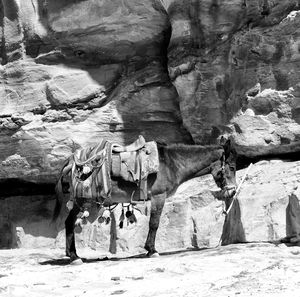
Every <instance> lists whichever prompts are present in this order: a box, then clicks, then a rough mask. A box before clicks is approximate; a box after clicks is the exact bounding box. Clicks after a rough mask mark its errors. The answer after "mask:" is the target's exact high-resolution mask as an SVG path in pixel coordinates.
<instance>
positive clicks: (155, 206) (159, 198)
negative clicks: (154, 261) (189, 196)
mask: <svg viewBox="0 0 300 297" xmlns="http://www.w3.org/2000/svg"><path fill="white" fill-rule="evenodd" d="M165 200H166V195H165V194H161V195H156V196H153V197H152V198H151V213H150V221H149V232H148V237H147V240H146V244H145V249H146V250H147V251H148V253H147V256H148V257H152V256H158V255H159V254H158V252H157V251H156V249H155V238H156V232H157V229H158V226H159V221H160V217H161V213H162V210H163V207H164V205H165Z"/></svg>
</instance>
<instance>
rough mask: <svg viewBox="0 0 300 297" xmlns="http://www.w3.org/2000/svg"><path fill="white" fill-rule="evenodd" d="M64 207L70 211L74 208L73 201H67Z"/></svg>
mask: <svg viewBox="0 0 300 297" xmlns="http://www.w3.org/2000/svg"><path fill="white" fill-rule="evenodd" d="M66 207H67V209H68V211H71V210H72V209H73V207H74V201H73V200H69V201H68V202H67V204H66Z"/></svg>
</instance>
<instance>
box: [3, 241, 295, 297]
mask: <svg viewBox="0 0 300 297" xmlns="http://www.w3.org/2000/svg"><path fill="white" fill-rule="evenodd" d="M80 255H81V256H82V257H84V258H85V259H84V263H83V264H82V265H69V262H68V259H67V258H64V257H63V251H62V250H41V249H40V250H25V249H18V250H1V251H0V265H1V266H0V296H3V297H5V296H22V297H24V296H28V297H35V296H39V297H44V296H64V297H66V296H72V297H75V296H82V297H85V296H101V297H103V296H113V295H121V296H122V297H123V296H124V297H125V296H130V297H135V296H138V297H143V296H145V297H146V296H165V297H167V296H168V297H169V296H176V297H177V296H193V297H196V296H214V297H216V296H222V297H224V296H272V297H276V296H300V247H288V246H286V245H284V244H280V245H273V244H267V243H265V244H264V243H260V244H256V243H249V244H239V245H230V246H225V247H218V248H214V249H203V250H197V251H196V250H191V251H177V252H169V253H162V254H161V256H160V257H158V258H150V259H149V258H145V257H142V256H141V255H138V256H134V257H121V256H118V257H115V256H111V257H110V258H109V257H105V255H100V254H99V253H97V252H96V251H91V250H81V251H80Z"/></svg>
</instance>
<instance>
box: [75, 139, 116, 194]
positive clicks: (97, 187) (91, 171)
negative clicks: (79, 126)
mask: <svg viewBox="0 0 300 297" xmlns="http://www.w3.org/2000/svg"><path fill="white" fill-rule="evenodd" d="M107 147H108V142H106V141H101V142H100V143H99V144H98V145H97V146H95V147H93V148H87V149H80V150H77V151H76V152H75V153H74V164H73V167H72V188H73V196H74V198H87V199H97V198H100V197H103V198H106V197H107V196H108V195H109V193H110V190H111V187H110V170H109V162H108V159H109V154H107V151H108V149H107Z"/></svg>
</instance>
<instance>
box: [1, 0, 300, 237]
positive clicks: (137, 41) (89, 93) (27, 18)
mask: <svg viewBox="0 0 300 297" xmlns="http://www.w3.org/2000/svg"><path fill="white" fill-rule="evenodd" d="M299 9H300V3H299V1H297V0H273V1H269V0H254V1H253V0H251V1H250V0H230V1H220V0H205V1H200V0H192V1H186V0H184V1H183V0H160V1H159V0H151V1H140V0H123V1H111V0H109V1H108V0H105V1H97V0H92V1H84V0H79V1H72V0H51V1H47V0H22V1H18V0H2V1H0V19H1V22H0V27H1V30H0V34H1V47H0V58H1V62H2V63H1V64H2V65H1V66H0V81H1V84H0V98H1V99H0V183H1V188H2V192H1V194H0V196H3V197H4V196H18V197H20V198H18V199H20V204H21V205H22V199H23V198H22V197H23V196H24V195H30V197H34V198H30V199H31V200H35V201H39V199H41V201H44V202H43V203H41V204H39V203H38V204H37V205H39V206H38V209H39V207H41V208H42V209H43V210H45V212H46V213H47V211H46V209H47V207H48V203H50V204H51V199H45V197H52V196H51V195H52V194H53V184H54V182H55V180H56V176H57V173H58V169H59V167H60V166H61V164H62V162H63V160H64V159H65V158H66V157H67V156H68V155H69V154H70V153H71V152H72V151H73V150H74V149H75V148H77V147H79V146H85V145H89V144H92V143H95V142H96V141H97V139H98V138H100V137H105V138H107V139H110V140H112V141H116V142H119V143H129V142H130V141H132V140H134V139H135V138H136V137H137V135H138V134H142V135H144V136H145V138H146V139H148V140H152V139H154V140H156V141H162V142H165V143H171V142H185V143H200V144H209V143H215V142H216V141H217V139H218V137H219V136H220V135H223V134H227V135H230V136H231V137H232V139H233V141H234V144H235V146H236V148H237V151H238V153H239V155H240V156H246V157H263V156H265V155H274V156H276V155H278V154H284V153H295V154H297V153H299V151H300V83H299V67H300V66H299V65H300V64H299V61H300V50H299V49H300V39H299V36H300V29H299V28H300V12H299ZM162 127H163V129H162ZM22 195H23V196H22ZM32 195H34V196H32ZM39 195H41V196H39ZM47 195H50V196H47ZM270 195H271V194H270ZM268 197H269V196H268ZM18 199H17V198H16V199H14V201H15V202H14V203H13V204H17V205H18V203H19V202H16V201H18ZM26 199H27V198H26ZM3 201H4V200H3V199H2V200H1V203H2V202H3ZM3 203H4V202H3ZM13 204H12V205H13ZM25 205H26V203H25ZM33 205H34V203H33ZM6 207H13V206H6ZM18 207H19V208H20V207H21V206H18ZM33 208H34V207H33ZM5 209H6V208H5ZM31 211H32V210H30V211H29V212H31ZM36 211H40V210H35V211H33V212H32V215H36V214H37V212H36ZM189 211H190V210H189ZM5 213H6V211H5ZM1 222H2V223H1V224H2V226H6V225H7V224H11V219H8V218H7V217H6V216H4V215H3V216H1ZM5 224H6V225H5ZM3 228H4V227H3ZM5 228H6V227H5ZM5 228H4V229H5ZM49 232H50V231H49ZM51 232H52V231H51ZM187 240H188V241H189V239H187Z"/></svg>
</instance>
